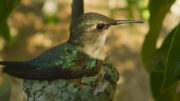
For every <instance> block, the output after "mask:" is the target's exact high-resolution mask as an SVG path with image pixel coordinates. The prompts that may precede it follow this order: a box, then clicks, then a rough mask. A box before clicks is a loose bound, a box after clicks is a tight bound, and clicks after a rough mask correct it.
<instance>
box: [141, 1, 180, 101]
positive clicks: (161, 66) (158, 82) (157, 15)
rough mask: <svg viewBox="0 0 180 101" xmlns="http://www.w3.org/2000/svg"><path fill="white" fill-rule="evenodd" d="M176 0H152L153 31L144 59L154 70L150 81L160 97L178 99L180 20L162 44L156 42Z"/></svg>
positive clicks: (164, 100)
mask: <svg viewBox="0 0 180 101" xmlns="http://www.w3.org/2000/svg"><path fill="white" fill-rule="evenodd" d="M174 2H175V0H158V1H157V0H150V1H149V11H150V19H149V32H148V34H147V35H146V37H145V40H144V43H143V48H142V61H143V63H144V66H145V69H146V71H148V72H149V74H150V85H151V91H152V95H153V97H154V99H155V100H156V101H178V100H179V99H177V98H179V97H177V96H178V94H177V92H176V90H177V84H178V82H177V81H178V79H179V75H180V69H179V66H180V65H179V64H180V62H179V61H180V54H179V51H180V46H179V45H178V43H180V34H179V33H180V24H179V25H177V26H176V27H175V28H174V29H173V30H172V31H171V32H170V33H169V34H168V36H167V37H166V38H165V39H164V42H163V43H162V45H161V47H160V48H156V43H157V39H158V36H159V34H160V30H161V27H162V23H163V20H164V18H165V16H166V14H167V13H168V12H169V9H170V7H171V5H172V4H173V3H174Z"/></svg>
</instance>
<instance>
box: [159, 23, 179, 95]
mask: <svg viewBox="0 0 180 101" xmlns="http://www.w3.org/2000/svg"><path fill="white" fill-rule="evenodd" d="M179 43H180V24H179V25H178V26H177V28H176V31H175V33H174V36H173V40H172V43H171V47H170V50H169V54H168V59H167V64H166V71H165V78H164V83H163V86H162V91H166V90H167V89H168V88H170V87H171V86H172V85H173V84H175V83H176V82H177V81H178V79H179V78H180V45H179Z"/></svg>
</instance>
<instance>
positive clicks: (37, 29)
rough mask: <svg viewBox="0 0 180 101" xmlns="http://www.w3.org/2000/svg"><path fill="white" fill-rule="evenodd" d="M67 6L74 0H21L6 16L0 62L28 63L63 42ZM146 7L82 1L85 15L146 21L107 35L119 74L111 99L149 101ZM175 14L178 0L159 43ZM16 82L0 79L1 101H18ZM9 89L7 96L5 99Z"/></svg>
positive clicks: (129, 0)
mask: <svg viewBox="0 0 180 101" xmlns="http://www.w3.org/2000/svg"><path fill="white" fill-rule="evenodd" d="M71 3H72V0H22V1H21V2H20V3H19V5H18V6H17V7H16V8H15V9H14V11H13V12H12V13H11V15H10V17H9V18H8V25H9V27H10V32H11V41H10V42H8V43H7V42H6V41H5V40H4V39H3V38H2V37H0V60H9V61H26V60H29V59H32V58H34V57H36V56H38V55H39V54H40V53H41V52H43V51H45V50H47V49H48V48H51V47H53V46H56V45H58V44H60V43H63V42H65V41H66V40H67V39H68V36H69V25H70V20H71ZM147 6H148V0H84V7H85V12H97V13H101V14H103V15H106V16H108V17H111V18H114V19H121V20H141V21H144V22H145V23H144V24H124V25H119V26H116V27H112V28H111V29H110V31H109V35H108V39H107V42H106V46H105V50H106V51H110V52H111V55H112V56H111V60H112V61H113V62H114V64H115V67H116V68H117V70H118V71H119V73H120V79H119V81H118V87H117V93H116V96H115V99H114V100H115V101H153V99H152V96H151V92H150V88H149V81H148V79H149V77H148V74H147V73H146V71H145V70H144V68H143V65H142V63H141V53H140V52H141V46H142V43H143V40H144V36H145V34H146V33H147V32H148V23H147V20H148V19H149V16H150V14H149V12H148V8H147ZM179 11H180V0H177V1H176V2H175V4H174V5H173V6H172V7H171V10H170V12H169V13H168V15H167V16H166V18H165V21H164V23H163V27H162V31H161V36H160V39H159V40H158V43H159V44H158V45H160V43H161V42H162V39H163V38H164V37H165V36H166V33H168V32H169V31H170V30H171V29H172V28H173V27H174V26H175V25H176V24H177V23H178V20H179V19H180V12H179ZM20 83H21V82H20V80H19V79H18V78H13V77H10V76H8V75H5V74H3V75H1V76H0V98H2V96H7V97H8V96H10V101H22V94H21V91H20V89H21V88H20ZM10 85H12V86H10ZM11 87H12V90H11V94H10V95H7V93H8V91H10V89H11ZM0 101H1V99H0ZM4 101H6V100H4Z"/></svg>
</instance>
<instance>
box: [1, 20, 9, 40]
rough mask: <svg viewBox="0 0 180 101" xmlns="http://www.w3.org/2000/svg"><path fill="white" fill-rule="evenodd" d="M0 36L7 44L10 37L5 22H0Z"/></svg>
mask: <svg viewBox="0 0 180 101" xmlns="http://www.w3.org/2000/svg"><path fill="white" fill-rule="evenodd" d="M0 35H1V36H2V37H3V38H4V39H5V40H6V41H7V42H8V43H9V42H10V39H11V36H10V32H9V27H8V25H7V21H2V22H0Z"/></svg>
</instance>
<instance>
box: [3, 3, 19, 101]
mask: <svg viewBox="0 0 180 101" xmlns="http://www.w3.org/2000/svg"><path fill="white" fill-rule="evenodd" d="M19 1H20V0H0V36H2V37H3V38H4V39H5V40H6V42H7V44H8V45H10V44H11V36H10V31H9V27H8V24H7V18H8V16H9V15H10V13H11V12H12V10H13V9H14V8H15V7H16V5H17V4H18V3H19ZM0 76H1V77H3V78H2V79H3V81H2V83H0V99H1V101H8V100H9V99H10V93H11V79H10V77H9V76H7V75H0Z"/></svg>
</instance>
